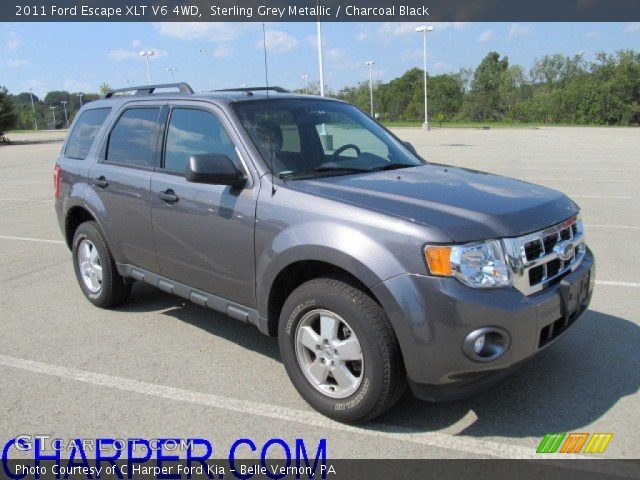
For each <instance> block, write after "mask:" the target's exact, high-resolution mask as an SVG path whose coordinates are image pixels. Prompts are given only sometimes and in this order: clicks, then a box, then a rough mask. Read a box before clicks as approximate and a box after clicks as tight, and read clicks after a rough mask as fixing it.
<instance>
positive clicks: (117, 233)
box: [90, 102, 162, 272]
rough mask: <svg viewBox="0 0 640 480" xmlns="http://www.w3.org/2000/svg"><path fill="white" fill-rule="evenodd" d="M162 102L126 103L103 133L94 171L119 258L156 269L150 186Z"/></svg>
mask: <svg viewBox="0 0 640 480" xmlns="http://www.w3.org/2000/svg"><path fill="white" fill-rule="evenodd" d="M161 111H162V105H161V104H159V103H150V102H139V103H129V104H127V105H126V106H125V107H124V108H123V109H122V110H121V111H120V112H119V114H118V115H117V118H116V120H115V122H114V123H113V125H112V126H111V130H110V131H109V132H108V134H107V135H106V137H105V140H104V143H103V145H102V151H101V155H100V159H99V160H98V162H96V163H95V165H94V167H93V168H92V170H91V173H90V175H91V183H92V186H93V188H92V191H93V192H94V193H95V194H96V195H97V196H98V197H99V200H100V202H99V203H100V204H101V205H102V207H101V208H103V210H104V211H103V212H100V214H101V216H102V217H103V226H104V228H105V229H107V230H108V231H109V237H110V239H111V242H112V243H115V244H114V245H111V248H112V250H113V251H114V256H115V257H116V261H117V262H120V263H125V264H131V265H136V266H138V267H141V268H143V269H146V270H150V271H152V272H157V271H158V265H157V262H156V258H155V248H154V244H153V232H152V228H151V210H150V204H149V188H150V184H151V173H152V172H153V168H154V164H155V161H156V156H157V140H158V135H159V132H160V128H159V123H158V120H159V117H160V114H161Z"/></svg>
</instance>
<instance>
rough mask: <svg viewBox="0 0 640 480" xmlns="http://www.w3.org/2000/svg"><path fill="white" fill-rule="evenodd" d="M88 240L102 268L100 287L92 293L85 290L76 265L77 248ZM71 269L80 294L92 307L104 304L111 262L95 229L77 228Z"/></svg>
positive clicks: (82, 226) (85, 224)
mask: <svg viewBox="0 0 640 480" xmlns="http://www.w3.org/2000/svg"><path fill="white" fill-rule="evenodd" d="M85 239H86V240H89V241H90V242H91V243H93V245H94V247H95V248H96V249H97V251H98V256H99V257H100V265H101V266H102V285H101V287H100V290H99V291H98V292H92V291H91V290H89V289H88V288H87V286H86V285H85V283H84V280H83V279H82V274H81V273H80V264H79V263H78V246H79V245H80V243H81V242H82V240H85ZM72 254H73V268H74V270H75V273H76V278H77V280H78V284H79V285H80V288H81V289H82V293H84V295H85V297H87V299H88V300H89V301H90V302H91V303H93V304H94V305H98V306H101V305H103V304H105V303H106V300H107V295H108V294H109V292H108V291H109V288H108V285H109V283H108V282H112V281H113V279H112V278H111V269H110V268H109V262H110V261H111V256H110V254H109V252H108V251H107V250H106V247H105V245H104V242H103V240H102V238H101V237H100V234H99V233H98V231H97V230H96V228H95V227H94V226H93V225H91V224H89V223H83V224H82V225H80V226H79V227H78V229H77V230H76V233H75V235H74V237H73V249H72Z"/></svg>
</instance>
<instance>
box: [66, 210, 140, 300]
mask: <svg viewBox="0 0 640 480" xmlns="http://www.w3.org/2000/svg"><path fill="white" fill-rule="evenodd" d="M72 254H73V266H74V269H75V272H76V278H77V279H78V284H79V285H80V288H81V289H82V293H84V295H85V297H87V298H88V299H89V301H90V302H91V303H93V304H94V305H96V306H98V307H102V308H110V307H115V306H117V305H119V304H120V303H122V302H123V301H124V300H126V298H127V296H128V295H129V292H130V291H131V282H130V281H127V280H125V279H124V278H123V277H122V276H121V275H120V274H119V273H118V270H117V269H116V264H115V262H114V260H113V256H112V255H111V251H110V250H109V246H108V245H107V242H106V240H105V238H104V235H103V234H102V232H101V231H100V228H99V227H98V224H97V223H96V222H93V221H90V222H84V223H82V224H81V225H80V226H79V227H78V228H77V230H76V232H75V235H74V237H73V249H72Z"/></svg>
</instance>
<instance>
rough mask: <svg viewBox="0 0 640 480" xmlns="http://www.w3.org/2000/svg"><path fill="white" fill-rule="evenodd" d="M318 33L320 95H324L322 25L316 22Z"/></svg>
mask: <svg viewBox="0 0 640 480" xmlns="http://www.w3.org/2000/svg"><path fill="white" fill-rule="evenodd" d="M316 24H317V33H318V67H319V68H320V96H321V97H324V62H323V60H322V27H321V26H320V21H319V20H318V21H317V22H316Z"/></svg>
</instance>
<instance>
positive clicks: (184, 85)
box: [104, 82, 193, 98]
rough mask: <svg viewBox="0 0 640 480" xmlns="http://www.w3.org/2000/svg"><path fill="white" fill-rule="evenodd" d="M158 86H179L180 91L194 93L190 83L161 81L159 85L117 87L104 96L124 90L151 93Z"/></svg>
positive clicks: (139, 93)
mask: <svg viewBox="0 0 640 480" xmlns="http://www.w3.org/2000/svg"><path fill="white" fill-rule="evenodd" d="M157 88H177V89H178V90H180V93H188V94H191V93H193V89H192V88H191V87H190V86H189V84H188V83H184V82H182V83H161V84H157V85H142V86H139V87H127V88H117V89H115V90H109V91H108V92H107V93H106V94H105V96H104V98H111V97H113V95H114V94H115V93H124V92H133V91H135V94H134V95H151V94H153V92H154V91H155V90H156V89H157Z"/></svg>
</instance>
